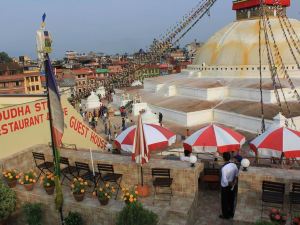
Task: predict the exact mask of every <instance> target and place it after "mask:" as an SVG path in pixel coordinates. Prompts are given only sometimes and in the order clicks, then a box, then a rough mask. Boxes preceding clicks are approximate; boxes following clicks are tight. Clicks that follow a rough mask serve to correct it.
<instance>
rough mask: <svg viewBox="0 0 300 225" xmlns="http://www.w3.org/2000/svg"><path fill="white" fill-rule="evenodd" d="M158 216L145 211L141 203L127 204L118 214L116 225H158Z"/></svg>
mask: <svg viewBox="0 0 300 225" xmlns="http://www.w3.org/2000/svg"><path fill="white" fill-rule="evenodd" d="M157 224H158V216H157V215H156V214H155V213H153V212H152V211H150V210H147V209H144V207H143V206H142V204H141V203H140V202H137V201H135V202H132V204H126V205H125V206H124V208H123V209H122V211H121V212H120V213H119V214H118V217H117V222H116V225H157Z"/></svg>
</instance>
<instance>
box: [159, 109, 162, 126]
mask: <svg viewBox="0 0 300 225" xmlns="http://www.w3.org/2000/svg"><path fill="white" fill-rule="evenodd" d="M162 119H163V114H162V113H161V112H159V114H158V122H159V124H160V126H162Z"/></svg>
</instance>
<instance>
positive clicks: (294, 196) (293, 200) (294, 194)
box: [289, 183, 300, 215]
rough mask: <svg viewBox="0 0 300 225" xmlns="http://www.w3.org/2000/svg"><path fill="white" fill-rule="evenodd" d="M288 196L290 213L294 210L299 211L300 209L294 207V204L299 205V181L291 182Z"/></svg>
mask: <svg viewBox="0 0 300 225" xmlns="http://www.w3.org/2000/svg"><path fill="white" fill-rule="evenodd" d="M289 198H290V213H291V215H293V212H294V211H297V212H299V211H300V209H299V208H298V209H297V208H296V206H299V205H300V183H293V184H292V191H291V192H290V193H289Z"/></svg>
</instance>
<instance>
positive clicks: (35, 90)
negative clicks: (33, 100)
mask: <svg viewBox="0 0 300 225" xmlns="http://www.w3.org/2000/svg"><path fill="white" fill-rule="evenodd" d="M24 88H25V94H41V93H43V92H44V90H43V88H42V81H41V75H40V73H26V74H24Z"/></svg>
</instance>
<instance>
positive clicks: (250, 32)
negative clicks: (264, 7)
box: [193, 18, 300, 66]
mask: <svg viewBox="0 0 300 225" xmlns="http://www.w3.org/2000/svg"><path fill="white" fill-rule="evenodd" d="M290 22H291V24H292V26H293V28H294V30H295V32H296V33H297V34H298V35H299V34H300V21H298V20H295V19H290ZM270 23H271V26H272V30H273V33H274V36H275V40H276V43H277V44H278V48H279V51H280V54H281V55H282V57H283V61H284V64H285V65H295V66H296V63H295V61H294V59H293V57H292V54H291V53H290V50H289V47H288V44H287V42H286V39H285V36H284V34H283V32H282V30H281V27H280V23H279V20H278V19H277V18H270ZM286 32H287V31H286ZM261 34H262V54H263V57H262V64H263V65H268V60H267V50H266V47H265V38H264V33H263V32H262V33H261ZM287 34H288V33H287ZM269 39H270V43H271V45H272V44H273V41H272V38H271V35H270V34H269ZM258 50H259V19H249V20H238V21H235V22H233V23H230V24H229V25H227V26H226V27H224V28H223V29H221V30H220V31H218V32H217V33H215V34H214V35H213V36H212V37H211V38H210V39H209V40H208V41H207V42H206V43H205V44H204V45H203V46H202V47H201V48H200V49H199V50H198V52H197V54H196V58H195V60H194V63H193V64H194V65H204V64H205V65H206V66H242V65H259V55H258V54H259V53H258V52H259V51H258Z"/></svg>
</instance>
